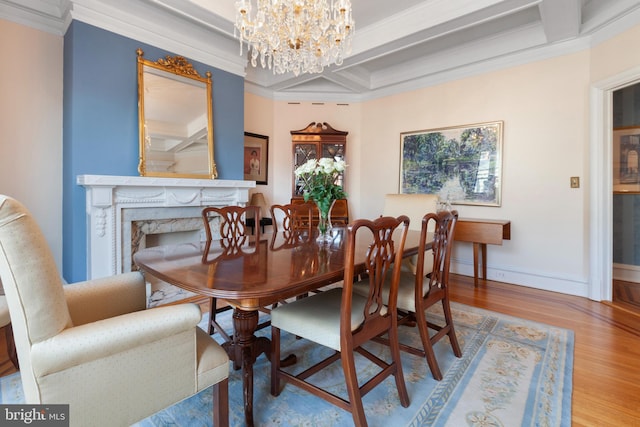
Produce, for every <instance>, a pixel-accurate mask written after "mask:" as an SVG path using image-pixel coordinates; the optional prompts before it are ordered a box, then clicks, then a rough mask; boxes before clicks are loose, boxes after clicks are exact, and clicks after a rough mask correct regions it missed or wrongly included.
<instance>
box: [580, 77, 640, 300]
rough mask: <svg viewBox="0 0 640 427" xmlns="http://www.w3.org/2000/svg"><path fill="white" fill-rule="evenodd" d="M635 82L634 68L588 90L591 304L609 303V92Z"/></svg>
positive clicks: (611, 254)
mask: <svg viewBox="0 0 640 427" xmlns="http://www.w3.org/2000/svg"><path fill="white" fill-rule="evenodd" d="M639 82H640V67H636V68H633V69H630V70H628V71H626V72H624V73H621V74H618V75H616V76H613V77H610V78H608V79H605V80H602V81H600V82H597V83H595V84H594V85H593V86H592V87H591V93H590V96H591V103H590V110H591V111H590V117H591V129H590V151H589V169H590V174H589V175H590V177H589V179H590V200H589V212H590V219H589V236H590V238H589V261H590V262H589V264H590V272H589V281H590V283H589V298H590V299H592V300H595V301H612V299H613V214H612V211H613V92H614V91H616V90H618V89H621V88H624V87H627V86H630V85H633V84H636V83H639Z"/></svg>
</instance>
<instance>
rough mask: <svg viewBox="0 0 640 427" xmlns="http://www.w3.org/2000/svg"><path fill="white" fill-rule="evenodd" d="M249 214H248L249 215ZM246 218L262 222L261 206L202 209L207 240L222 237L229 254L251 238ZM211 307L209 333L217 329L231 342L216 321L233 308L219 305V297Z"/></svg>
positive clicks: (258, 232)
mask: <svg viewBox="0 0 640 427" xmlns="http://www.w3.org/2000/svg"><path fill="white" fill-rule="evenodd" d="M247 214H248V215H247ZM246 218H255V221H256V223H259V222H260V207H259V206H245V207H243V206H224V207H214V206H210V207H206V208H204V209H203V210H202V219H203V221H204V229H205V232H206V235H207V242H208V243H210V242H211V241H212V240H213V239H220V246H221V247H222V248H223V249H225V252H226V254H227V255H231V254H232V253H233V251H234V250H236V251H237V250H240V248H241V247H242V246H243V245H244V244H245V242H246V241H247V240H248V239H249V236H250V235H251V234H252V233H250V232H249V227H248V226H247V224H246V222H245V221H246ZM212 224H215V225H217V228H216V230H217V232H216V233H214V232H213V230H212ZM259 240H260V229H259V227H257V228H256V242H257V241H259ZM207 252H208V251H205V253H204V254H203V257H206V256H207ZM209 302H210V307H209V326H208V332H209V335H211V334H213V333H214V332H215V331H216V329H217V330H218V332H219V333H220V335H222V337H223V338H224V339H225V341H227V342H229V341H230V340H231V337H230V336H229V334H228V333H227V332H226V331H225V330H224V328H222V327H221V326H220V325H219V324H218V322H217V321H216V314H218V313H222V312H224V311H227V310H231V309H232V308H233V307H231V306H230V305H228V304H225V305H224V306H222V307H218V306H217V305H218V301H217V298H210V301H209Z"/></svg>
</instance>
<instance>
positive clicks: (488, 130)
mask: <svg viewBox="0 0 640 427" xmlns="http://www.w3.org/2000/svg"><path fill="white" fill-rule="evenodd" d="M502 129H503V122H502V121H496V122H487V123H477V124H472V125H464V126H453V127H446V128H440V129H428V130H420V131H413V132H403V133H401V134H400V193H401V194H403V193H404V194H410V193H423V194H437V195H438V196H439V198H440V200H442V201H446V200H448V201H449V202H450V203H451V204H458V205H483V206H500V203H501V200H500V194H501V191H500V183H501V174H502Z"/></svg>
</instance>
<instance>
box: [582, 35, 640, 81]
mask: <svg viewBox="0 0 640 427" xmlns="http://www.w3.org/2000/svg"><path fill="white" fill-rule="evenodd" d="M639 41H640V25H638V26H635V27H633V28H631V29H630V30H628V31H625V32H624V33H622V34H620V35H618V36H616V37H612V38H610V39H609V40H606V41H604V42H602V43H600V44H599V45H597V46H595V47H594V48H593V49H591V81H592V82H594V83H595V82H598V81H600V80H603V79H607V78H610V77H611V76H613V75H616V74H619V73H622V72H625V71H627V70H630V69H634V68H638V67H640V49H638V42H639Z"/></svg>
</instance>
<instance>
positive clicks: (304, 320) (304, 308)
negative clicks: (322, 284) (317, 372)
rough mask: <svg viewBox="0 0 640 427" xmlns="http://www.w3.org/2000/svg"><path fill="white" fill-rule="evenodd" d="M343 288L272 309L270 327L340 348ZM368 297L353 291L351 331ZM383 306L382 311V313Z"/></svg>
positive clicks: (358, 320) (326, 345)
mask: <svg viewBox="0 0 640 427" xmlns="http://www.w3.org/2000/svg"><path fill="white" fill-rule="evenodd" d="M341 301H342V288H333V289H330V290H328V291H326V292H321V293H319V294H315V295H312V296H310V297H307V298H302V299H299V300H296V301H293V302H291V303H288V304H284V305H279V306H278V307H276V308H274V309H272V310H271V326H273V327H276V328H278V329H283V330H285V331H288V332H290V333H292V334H294V335H297V336H300V337H303V338H306V339H308V340H310V341H314V342H316V343H318V344H321V345H324V346H325V347H329V348H332V349H334V350H338V351H340V304H341ZM366 302H367V299H366V298H365V297H363V296H362V295H358V294H354V295H353V301H352V306H351V330H352V331H353V330H356V329H357V328H358V327H359V326H360V325H361V324H362V322H363V320H364V315H363V313H364V306H365V304H366ZM385 313H386V309H385V310H383V313H382V314H383V315H384V314H385Z"/></svg>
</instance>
